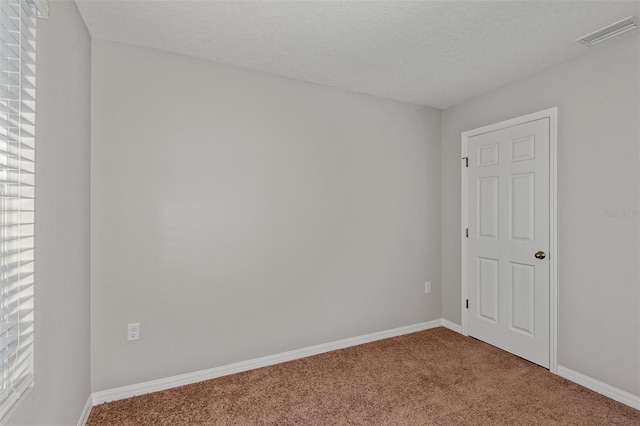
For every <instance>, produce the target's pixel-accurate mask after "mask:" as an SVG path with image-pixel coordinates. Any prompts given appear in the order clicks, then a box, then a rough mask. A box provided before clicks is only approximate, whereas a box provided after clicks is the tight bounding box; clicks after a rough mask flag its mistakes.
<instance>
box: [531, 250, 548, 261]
mask: <svg viewBox="0 0 640 426" xmlns="http://www.w3.org/2000/svg"><path fill="white" fill-rule="evenodd" d="M534 256H535V257H536V259H544V258H545V257H547V254H546V253H545V252H543V251H539V252H537V253H536V254H534Z"/></svg>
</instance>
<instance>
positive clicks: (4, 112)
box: [0, 0, 37, 419]
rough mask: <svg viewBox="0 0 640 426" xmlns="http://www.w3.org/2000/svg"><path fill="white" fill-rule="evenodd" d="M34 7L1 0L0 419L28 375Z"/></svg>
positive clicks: (28, 380) (31, 339)
mask: <svg viewBox="0 0 640 426" xmlns="http://www.w3.org/2000/svg"><path fill="white" fill-rule="evenodd" d="M36 13H37V11H36V6H35V4H34V3H33V1H30V2H28V1H27V0H0V419H2V418H3V417H4V416H5V415H6V414H7V412H8V411H9V410H10V409H11V407H12V406H13V405H14V404H15V403H16V402H17V401H18V400H19V398H20V396H21V395H22V394H23V393H24V392H25V391H26V390H27V389H28V388H29V386H31V385H32V384H33V380H34V368H33V347H34V323H33V320H34V271H35V270H34V220H35V218H34V207H35V192H34V191H35V181H34V179H35V168H34V166H35V107H36V105H35V89H36V86H35V84H36V80H35V77H36V75H35V71H36V70H35V66H36V61H35V59H36V56H35V55H36Z"/></svg>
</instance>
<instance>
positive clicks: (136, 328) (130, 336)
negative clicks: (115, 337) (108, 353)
mask: <svg viewBox="0 0 640 426" xmlns="http://www.w3.org/2000/svg"><path fill="white" fill-rule="evenodd" d="M138 339H140V323H139V322H136V323H133V324H127V341H128V342H131V341H132V340H138Z"/></svg>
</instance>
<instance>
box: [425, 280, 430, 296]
mask: <svg viewBox="0 0 640 426" xmlns="http://www.w3.org/2000/svg"><path fill="white" fill-rule="evenodd" d="M424 292H425V293H431V281H427V282H426V283H424Z"/></svg>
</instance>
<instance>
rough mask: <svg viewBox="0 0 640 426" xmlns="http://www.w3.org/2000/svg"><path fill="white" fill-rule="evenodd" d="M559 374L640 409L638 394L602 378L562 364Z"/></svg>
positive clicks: (559, 367)
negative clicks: (587, 374) (590, 375)
mask: <svg viewBox="0 0 640 426" xmlns="http://www.w3.org/2000/svg"><path fill="white" fill-rule="evenodd" d="M558 376H560V377H564V378H565V379H567V380H571V381H572V382H574V383H577V384H579V385H582V386H584V387H585V388H587V389H591V390H592V391H594V392H598V393H599V394H602V395H604V396H608V397H609V398H611V399H613V400H616V401H618V402H621V403H623V404H625V405H628V406H629V407H632V408H635V409H636V410H640V396H638V395H634V394H632V393H629V392H627V391H623V390H622V389H618V388H616V387H613V386H611V385H608V384H606V383H604V382H601V381H600V380H596V379H594V378H592V377H589V376H585V375H584V374H582V373H578V372H577V371H573V370H571V369H569V368H566V367H563V366H561V365H559V366H558Z"/></svg>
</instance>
